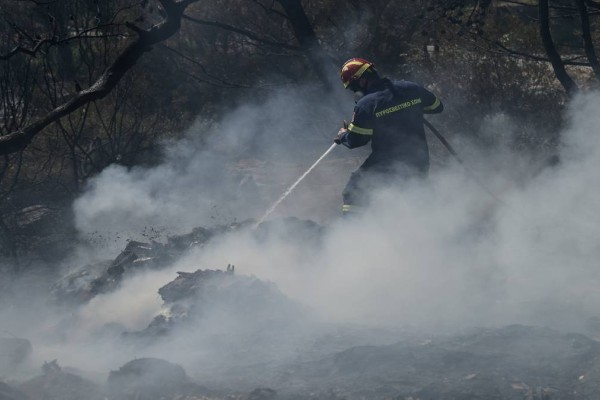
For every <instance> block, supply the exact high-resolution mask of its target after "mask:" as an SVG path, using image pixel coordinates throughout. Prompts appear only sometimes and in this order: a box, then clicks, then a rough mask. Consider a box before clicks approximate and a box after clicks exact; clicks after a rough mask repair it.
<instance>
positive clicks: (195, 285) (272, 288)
mask: <svg viewBox="0 0 600 400" xmlns="http://www.w3.org/2000/svg"><path fill="white" fill-rule="evenodd" d="M177 274H178V276H177V277H176V278H175V279H174V280H173V281H172V282H169V283H168V284H166V285H165V286H163V287H161V288H160V289H159V290H158V293H159V294H160V296H161V298H162V299H163V301H164V307H163V312H162V313H161V314H160V315H157V316H156V317H155V318H154V320H153V321H152V322H151V323H150V325H148V327H147V328H146V329H144V330H143V331H140V332H136V333H134V334H133V335H134V336H136V337H144V338H154V337H157V336H163V335H167V334H169V333H171V332H172V331H173V330H175V329H185V327H186V326H187V327H189V326H190V325H192V324H193V325H194V326H196V327H201V328H204V330H208V329H210V328H211V327H210V325H211V324H212V323H214V322H215V321H217V320H218V321H219V324H221V325H223V327H224V331H227V330H229V331H232V332H235V333H236V334H239V333H244V332H245V333H249V331H250V330H252V329H261V330H263V329H265V326H266V325H267V324H268V325H280V326H285V325H288V324H290V323H291V322H293V321H300V320H302V319H303V317H304V316H305V310H304V309H303V307H301V306H300V305H298V304H296V303H294V302H293V301H291V300H290V299H288V298H287V297H286V296H285V295H284V294H283V293H281V291H279V289H278V288H277V286H276V285H275V284H274V283H272V282H266V281H262V280H260V279H258V278H256V277H254V276H245V275H240V274H236V273H235V266H233V265H228V266H227V269H226V270H225V271H223V270H202V269H199V270H197V271H195V272H191V273H190V272H178V273H177ZM228 324H233V325H232V326H229V325H228ZM206 325H208V326H206ZM213 329H214V328H213Z"/></svg>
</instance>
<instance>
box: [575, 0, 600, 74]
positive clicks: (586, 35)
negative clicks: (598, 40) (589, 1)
mask: <svg viewBox="0 0 600 400" xmlns="http://www.w3.org/2000/svg"><path fill="white" fill-rule="evenodd" d="M575 3H577V8H578V9H579V15H580V17H581V37H582V39H583V48H584V49H585V55H586V57H587V59H588V61H589V62H590V65H591V66H592V70H593V71H594V74H595V75H596V79H599V80H600V63H599V62H598V57H597V55H596V49H595V48H594V43H593V41H592V33H591V31H590V17H589V15H588V8H587V6H586V5H585V1H584V0H575Z"/></svg>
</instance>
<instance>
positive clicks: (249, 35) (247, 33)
mask: <svg viewBox="0 0 600 400" xmlns="http://www.w3.org/2000/svg"><path fill="white" fill-rule="evenodd" d="M183 18H184V19H186V20H188V21H192V22H194V23H196V24H199V25H206V26H215V27H217V28H221V29H225V30H228V31H231V32H235V33H239V34H240V35H243V36H246V37H247V38H248V39H251V40H254V41H255V42H259V43H263V44H266V45H269V46H276V47H282V48H284V49H288V50H300V48H299V47H298V46H292V45H289V44H287V43H281V42H274V41H271V40H268V39H263V38H261V37H259V36H258V35H256V34H254V33H252V32H250V31H247V30H245V29H240V28H236V27H235V26H232V25H228V24H224V23H222V22H217V21H205V20H201V19H197V18H194V17H190V16H189V15H183Z"/></svg>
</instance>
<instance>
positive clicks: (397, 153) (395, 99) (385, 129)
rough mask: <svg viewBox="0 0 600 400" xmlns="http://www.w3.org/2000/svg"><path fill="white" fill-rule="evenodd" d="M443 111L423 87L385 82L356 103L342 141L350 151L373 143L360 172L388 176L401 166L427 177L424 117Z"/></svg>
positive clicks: (406, 83)
mask: <svg viewBox="0 0 600 400" xmlns="http://www.w3.org/2000/svg"><path fill="white" fill-rule="evenodd" d="M442 110H443V105H442V103H441V101H440V100H439V99H438V98H437V97H436V96H435V95H434V94H433V93H431V92H430V91H428V90H426V89H425V88H423V87H422V86H420V85H418V84H416V83H414V82H409V81H397V82H392V81H390V80H388V79H382V80H381V81H380V82H379V84H378V85H376V86H375V87H373V88H370V90H369V93H368V94H366V95H365V96H363V97H362V98H361V99H360V100H359V101H358V102H357V103H356V107H355V108H354V116H353V118H352V122H351V123H350V125H349V126H348V132H347V133H346V134H345V135H344V136H343V137H342V138H341V141H342V144H344V145H345V146H346V147H349V148H354V147H359V146H364V145H366V144H367V143H369V142H371V148H372V152H371V155H370V156H369V157H368V158H367V160H366V161H365V162H364V164H363V165H362V166H361V168H360V169H361V170H366V169H374V170H380V171H381V172H386V170H388V169H390V168H392V167H395V166H397V164H399V163H400V164H402V166H405V167H409V168H410V169H413V170H415V172H421V173H425V174H426V173H427V171H428V169H429V150H428V148H427V141H426V139H425V131H424V128H423V114H424V113H438V112H441V111H442Z"/></svg>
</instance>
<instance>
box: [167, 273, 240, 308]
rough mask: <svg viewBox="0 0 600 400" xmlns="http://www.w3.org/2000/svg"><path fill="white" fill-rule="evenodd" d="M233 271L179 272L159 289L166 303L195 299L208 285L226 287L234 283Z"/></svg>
mask: <svg viewBox="0 0 600 400" xmlns="http://www.w3.org/2000/svg"><path fill="white" fill-rule="evenodd" d="M232 273H233V271H232V270H228V271H221V270H210V269H206V270H202V269H199V270H197V271H196V272H177V275H178V276H177V278H175V280H173V281H171V282H169V283H167V284H166V285H165V286H163V287H161V288H160V289H158V294H160V297H162V299H163V300H164V301H165V303H174V302H176V301H179V300H182V299H186V298H190V297H193V296H195V295H197V294H198V293H200V292H201V291H202V290H203V289H205V288H207V286H208V285H225V284H227V283H230V282H232V281H233V279H234V277H233V275H232Z"/></svg>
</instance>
